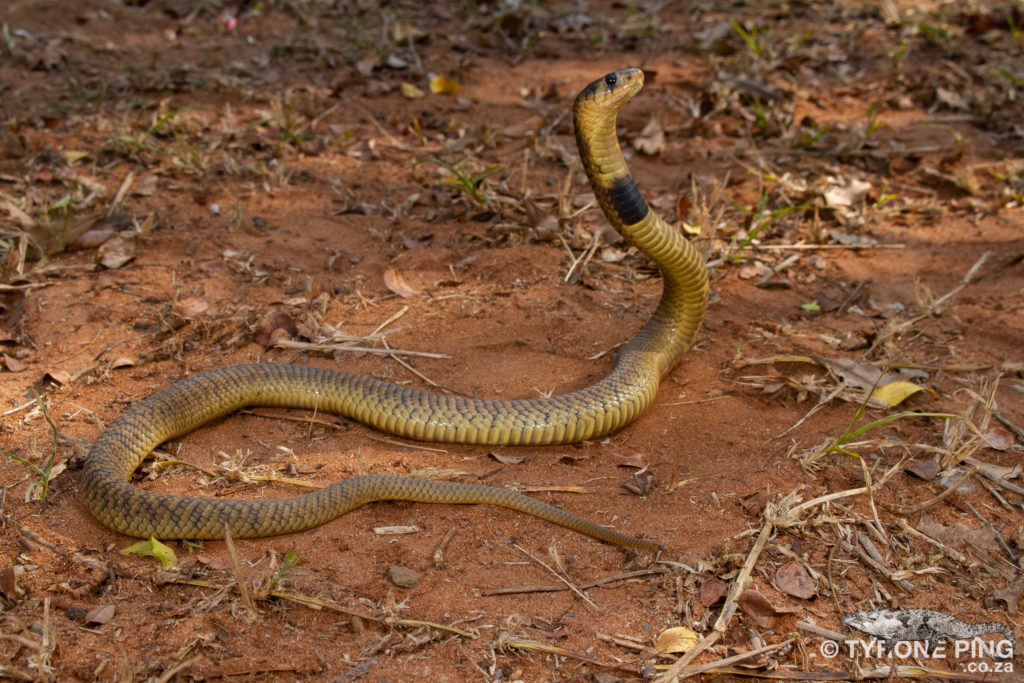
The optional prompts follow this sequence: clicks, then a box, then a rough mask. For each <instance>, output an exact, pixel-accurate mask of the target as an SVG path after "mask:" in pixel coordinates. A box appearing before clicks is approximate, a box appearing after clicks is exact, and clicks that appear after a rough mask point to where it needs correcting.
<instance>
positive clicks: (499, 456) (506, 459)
mask: <svg viewBox="0 0 1024 683" xmlns="http://www.w3.org/2000/svg"><path fill="white" fill-rule="evenodd" d="M487 455H488V457H491V458H494V459H495V460H497V461H498V462H500V463H501V464H502V465H518V464H519V463H521V462H522V461H524V460H526V456H525V455H505V454H504V453H494V452H491V453H488V454H487Z"/></svg>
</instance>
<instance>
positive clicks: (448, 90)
mask: <svg viewBox="0 0 1024 683" xmlns="http://www.w3.org/2000/svg"><path fill="white" fill-rule="evenodd" d="M429 85H430V92H432V93H434V94H435V95H458V94H459V91H460V90H461V89H462V84H461V83H459V82H458V81H457V80H455V79H454V78H446V77H445V76H440V75H438V76H434V77H433V78H431V79H430V84H429Z"/></svg>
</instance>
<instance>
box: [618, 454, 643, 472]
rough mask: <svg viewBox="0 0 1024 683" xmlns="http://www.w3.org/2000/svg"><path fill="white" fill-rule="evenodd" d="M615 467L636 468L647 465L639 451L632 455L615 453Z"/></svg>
mask: <svg viewBox="0 0 1024 683" xmlns="http://www.w3.org/2000/svg"><path fill="white" fill-rule="evenodd" d="M613 459H614V460H615V466H616V467H635V468H637V469H643V468H644V467H647V461H646V460H645V459H644V456H642V455H640V454H639V453H634V454H633V455H615V456H613Z"/></svg>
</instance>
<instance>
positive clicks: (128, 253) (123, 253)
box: [97, 235, 135, 270]
mask: <svg viewBox="0 0 1024 683" xmlns="http://www.w3.org/2000/svg"><path fill="white" fill-rule="evenodd" d="M97 254H99V261H100V264H101V265H102V266H103V267H104V268H109V269H111V270H115V269H117V268H120V267H121V266H123V265H124V264H126V263H128V262H129V261H131V260H132V259H133V258H135V240H132V239H128V238H126V237H124V236H123V235H115V236H113V237H111V238H110V239H108V240H107V241H106V242H104V243H103V244H101V245H100V247H99V249H98V250H97Z"/></svg>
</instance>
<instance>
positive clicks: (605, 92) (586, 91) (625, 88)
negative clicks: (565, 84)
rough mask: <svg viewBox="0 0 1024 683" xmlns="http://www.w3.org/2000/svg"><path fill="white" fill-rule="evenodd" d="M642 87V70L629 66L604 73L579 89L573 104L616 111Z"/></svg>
mask: <svg viewBox="0 0 1024 683" xmlns="http://www.w3.org/2000/svg"><path fill="white" fill-rule="evenodd" d="M642 87H644V72H643V71H641V70H640V69H636V68H630V69H622V70H620V71H613V72H611V73H610V74H606V75H605V76H602V77H601V78H599V79H597V80H596V81H594V82H592V83H591V84H590V85H588V86H587V87H585V88H583V90H581V91H580V94H579V95H577V96H576V103H575V106H577V107H580V106H597V107H601V108H603V109H612V110H615V111H618V110H619V109H621V108H622V106H623V105H625V104H626V102H628V101H629V100H630V98H631V97H633V95H635V94H637V93H638V92H639V91H640V88H642Z"/></svg>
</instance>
